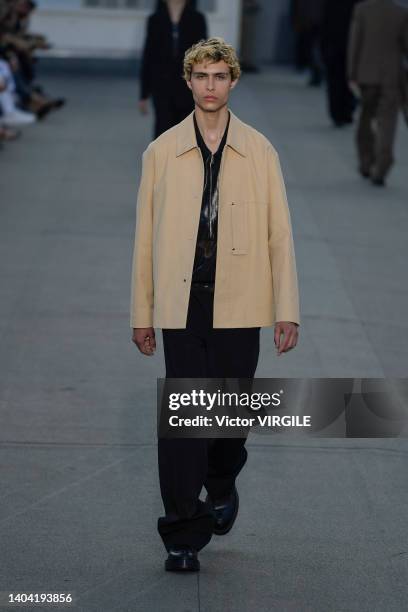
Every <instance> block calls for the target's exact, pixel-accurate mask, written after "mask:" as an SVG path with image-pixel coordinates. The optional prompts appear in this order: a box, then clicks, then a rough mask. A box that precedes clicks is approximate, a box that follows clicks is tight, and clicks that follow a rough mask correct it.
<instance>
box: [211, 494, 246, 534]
mask: <svg viewBox="0 0 408 612" xmlns="http://www.w3.org/2000/svg"><path fill="white" fill-rule="evenodd" d="M205 501H207V502H210V504H211V505H212V509H213V512H214V517H215V522H214V528H213V532H214V533H215V534H216V535H225V534H226V533H228V532H229V531H230V530H231V528H232V526H233V524H234V523H235V519H236V518H237V514H238V508H239V496H238V491H237V489H236V487H235V486H234V490H233V492H232V493H231V495H230V497H229V498H228V499H226V500H220V501H217V500H215V501H214V502H213V501H211V499H210V498H209V496H208V495H207V497H206V500H205Z"/></svg>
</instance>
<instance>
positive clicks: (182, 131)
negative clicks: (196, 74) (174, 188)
mask: <svg viewBox="0 0 408 612" xmlns="http://www.w3.org/2000/svg"><path fill="white" fill-rule="evenodd" d="M229 112H230V115H231V116H230V123H229V128H228V133H227V141H226V143H225V144H226V145H228V146H229V147H231V148H232V149H234V150H235V151H236V152H237V153H239V154H240V155H242V156H243V157H246V146H245V130H244V124H243V123H242V121H241V120H240V119H238V117H236V116H235V115H234V113H233V112H231V110H230V109H229ZM193 115H194V111H192V112H191V113H190V114H189V115H188V116H187V117H186V118H185V119H183V121H181V123H179V124H178V125H177V127H176V131H177V146H176V157H179V155H183V153H186V151H190V150H191V149H194V148H197V146H198V145H197V139H196V135H195V129H194V118H193Z"/></svg>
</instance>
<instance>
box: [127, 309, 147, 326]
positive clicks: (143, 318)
mask: <svg viewBox="0 0 408 612" xmlns="http://www.w3.org/2000/svg"><path fill="white" fill-rule="evenodd" d="M130 327H131V329H134V328H136V327H153V311H152V310H144V311H142V310H139V311H138V312H137V313H135V314H133V315H132V316H131V318H130Z"/></svg>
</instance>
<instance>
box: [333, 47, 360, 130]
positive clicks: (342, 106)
mask: <svg viewBox="0 0 408 612" xmlns="http://www.w3.org/2000/svg"><path fill="white" fill-rule="evenodd" d="M346 63H347V62H346V54H344V55H336V56H333V57H332V58H331V59H330V60H329V61H328V62H327V63H326V78H327V97H328V104H329V113H330V117H331V118H332V119H333V121H334V123H343V122H346V123H347V122H351V121H352V119H353V113H354V109H355V107H356V102H355V99H354V96H353V94H352V93H351V91H350V88H349V86H348V82H347V77H346V72H347V70H346Z"/></svg>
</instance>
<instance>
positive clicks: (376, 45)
mask: <svg viewBox="0 0 408 612" xmlns="http://www.w3.org/2000/svg"><path fill="white" fill-rule="evenodd" d="M404 54H408V11H407V10H406V9H404V8H402V7H401V6H397V5H396V4H395V3H394V2H393V0H367V1H366V2H361V3H359V4H357V5H356V7H355V9H354V15H353V21H352V26H351V31H350V41H349V49H348V78H349V82H350V87H351V88H352V89H354V90H359V91H360V95H361V113H360V121H359V125H358V129H357V149H358V155H359V163H360V166H359V171H360V173H361V174H362V176H364V177H365V178H371V181H372V183H373V184H374V185H377V186H380V187H381V186H384V185H385V178H386V176H387V174H388V172H389V170H390V168H391V166H392V164H393V161H394V154H393V147H394V140H395V132H396V127H397V118H398V110H399V107H400V105H401V85H402V62H403V56H404Z"/></svg>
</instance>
